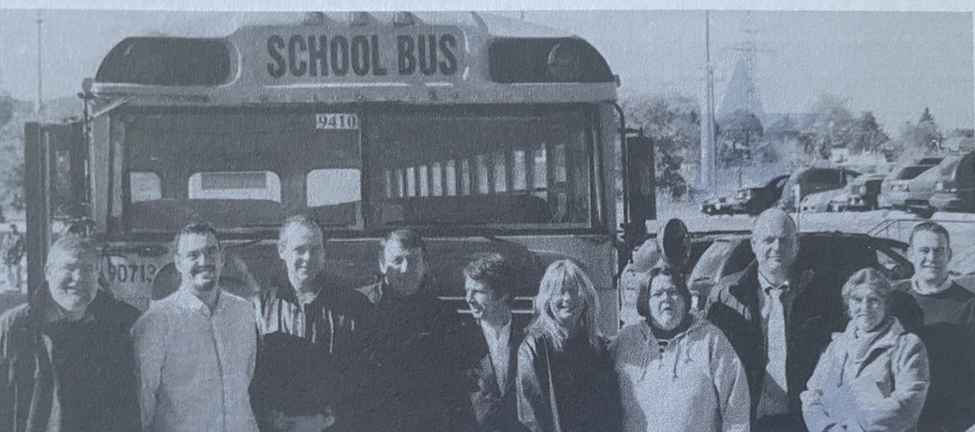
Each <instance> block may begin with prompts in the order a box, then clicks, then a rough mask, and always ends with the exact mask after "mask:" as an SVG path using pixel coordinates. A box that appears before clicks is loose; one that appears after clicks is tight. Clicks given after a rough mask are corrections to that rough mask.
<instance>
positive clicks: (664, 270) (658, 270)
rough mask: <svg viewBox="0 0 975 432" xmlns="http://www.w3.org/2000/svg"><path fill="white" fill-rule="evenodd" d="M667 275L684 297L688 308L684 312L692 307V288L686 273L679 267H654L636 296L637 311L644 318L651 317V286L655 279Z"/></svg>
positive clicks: (685, 306) (685, 305)
mask: <svg viewBox="0 0 975 432" xmlns="http://www.w3.org/2000/svg"><path fill="white" fill-rule="evenodd" d="M661 276H666V277H669V278H670V281H671V282H673V283H674V286H675V287H676V288H677V292H679V293H680V296H681V297H683V298H684V303H685V304H684V308H685V309H687V310H685V311H684V313H687V312H688V311H689V310H690V307H691V290H690V288H688V286H687V278H685V277H684V274H683V273H681V272H680V271H678V270H677V269H675V268H673V267H671V266H669V265H663V266H660V267H654V268H653V269H651V270H650V279H649V281H648V282H647V283H646V285H642V286H640V293H639V294H637V297H636V312H637V313H638V314H640V316H642V317H644V318H650V305H649V303H650V288H651V287H652V286H653V280H654V279H656V278H658V277H661Z"/></svg>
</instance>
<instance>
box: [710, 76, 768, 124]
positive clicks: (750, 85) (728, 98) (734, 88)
mask: <svg viewBox="0 0 975 432" xmlns="http://www.w3.org/2000/svg"><path fill="white" fill-rule="evenodd" d="M739 110H744V111H747V112H749V113H752V114H754V115H755V117H758V120H759V121H761V122H762V125H763V126H764V125H766V124H768V123H767V121H766V117H765V108H764V107H763V106H762V97H761V96H760V95H759V93H758V88H756V87H755V83H754V82H753V81H752V77H751V75H750V74H749V73H748V66H746V65H745V62H744V61H743V60H738V63H737V64H736V65H735V70H734V72H732V73H731V81H729V82H728V89H727V90H726V91H725V94H724V98H722V99H721V107H720V108H719V109H718V116H717V120H718V124H721V123H722V122H723V121H724V120H725V119H727V118H728V116H730V115H731V114H732V113H734V112H735V111H739Z"/></svg>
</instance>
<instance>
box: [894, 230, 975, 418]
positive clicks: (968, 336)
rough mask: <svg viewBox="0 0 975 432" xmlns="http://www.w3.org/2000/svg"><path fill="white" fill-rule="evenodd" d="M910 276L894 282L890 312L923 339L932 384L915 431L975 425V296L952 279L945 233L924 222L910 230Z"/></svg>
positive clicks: (949, 246) (946, 232)
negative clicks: (911, 275)
mask: <svg viewBox="0 0 975 432" xmlns="http://www.w3.org/2000/svg"><path fill="white" fill-rule="evenodd" d="M907 257H908V259H910V260H911V263H912V264H914V276H913V278H911V280H907V281H904V282H902V283H899V284H897V285H895V286H894V293H893V294H892V296H891V306H890V313H891V315H893V316H895V317H897V318H898V319H899V320H900V321H901V323H902V324H903V325H904V328H905V329H906V330H907V331H909V332H911V333H914V334H916V335H918V337H920V338H921V341H922V342H924V346H925V347H926V348H927V350H928V358H929V359H930V361H931V363H930V371H931V386H930V387H929V388H928V397H927V400H926V401H925V403H924V409H922V411H921V418H920V419H919V420H918V430H922V431H954V430H964V429H966V428H968V427H969V426H972V424H973V423H975V294H972V293H971V291H968V290H967V289H965V288H964V287H962V286H961V285H959V284H958V283H956V282H954V281H952V280H951V278H950V277H949V275H948V263H949V262H950V261H951V243H950V239H949V236H948V231H947V230H945V229H944V227H942V226H941V225H939V224H937V223H935V222H922V223H919V224H917V226H915V227H914V229H913V230H912V231H911V236H910V246H909V249H908V253H907Z"/></svg>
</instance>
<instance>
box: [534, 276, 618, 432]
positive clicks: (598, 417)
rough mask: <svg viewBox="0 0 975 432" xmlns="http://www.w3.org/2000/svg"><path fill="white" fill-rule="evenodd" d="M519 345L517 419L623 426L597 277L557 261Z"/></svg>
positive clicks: (544, 424)
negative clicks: (600, 322) (599, 324)
mask: <svg viewBox="0 0 975 432" xmlns="http://www.w3.org/2000/svg"><path fill="white" fill-rule="evenodd" d="M534 309H535V317H534V319H533V321H532V323H531V324H530V325H529V326H528V328H527V329H526V331H525V340H524V341H523V342H522V343H521V346H520V347H519V349H518V376H517V379H516V381H515V388H516V394H517V399H518V420H519V421H520V422H521V424H522V425H524V426H525V427H526V428H528V429H529V430H531V431H543V432H569V431H618V430H620V423H619V422H620V405H619V390H618V389H617V387H616V375H615V374H614V373H613V361H612V359H611V358H610V356H609V351H608V349H607V344H606V342H605V340H604V339H603V338H602V337H601V336H599V334H598V333H597V332H596V313H597V311H598V310H599V305H598V302H597V299H596V290H595V289H594V288H593V285H592V282H591V281H590V280H589V278H588V277H587V276H586V274H585V273H584V272H583V271H582V269H581V268H579V266H578V265H576V264H575V263H573V262H572V261H568V260H561V261H556V262H554V263H552V265H550V266H549V267H548V269H547V270H546V271H545V276H543V277H542V282H541V286H540V287H539V289H538V296H536V297H535V301H534Z"/></svg>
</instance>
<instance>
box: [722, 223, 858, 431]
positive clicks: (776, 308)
mask: <svg viewBox="0 0 975 432" xmlns="http://www.w3.org/2000/svg"><path fill="white" fill-rule="evenodd" d="M751 246H752V251H754V253H755V257H756V261H755V262H754V263H752V264H751V265H749V266H748V268H746V269H745V270H744V271H742V272H740V273H736V274H732V275H728V276H726V277H725V278H722V279H721V280H720V281H719V282H718V284H717V285H716V286H715V288H714V289H713V290H712V292H711V296H710V299H709V301H708V304H709V306H708V310H707V319H708V320H709V321H711V322H712V323H713V324H714V325H716V326H717V327H718V328H720V329H721V330H722V331H723V332H724V333H725V335H726V336H727V337H728V340H729V341H730V342H731V345H732V347H734V349H735V352H736V353H737V354H738V357H739V359H741V362H742V365H743V366H744V367H745V373H746V375H747V377H748V386H749V390H750V391H751V412H752V424H753V426H752V430H753V431H772V430H774V431H796V430H799V431H802V430H805V429H806V427H805V424H804V422H803V420H802V407H801V403H800V401H799V394H800V393H802V391H803V390H805V388H806V382H807V381H808V380H809V377H810V376H811V375H812V372H813V370H815V368H816V363H817V362H818V360H819V355H820V354H821V353H822V351H823V349H825V347H826V346H827V345H828V344H829V342H830V340H831V332H832V331H833V329H834V328H836V327H841V326H842V324H843V322H845V318H844V312H843V311H844V309H843V304H842V298H841V297H840V295H839V291H838V290H837V291H836V292H834V293H831V292H830V291H829V290H825V289H823V288H822V287H818V286H816V284H815V283H811V282H812V278H813V275H812V271H808V270H807V271H804V272H801V271H798V268H797V267H798V266H794V265H793V264H794V263H795V259H796V255H797V252H798V246H799V245H798V237H797V235H796V226H795V223H794V222H793V221H792V218H791V217H789V215H788V214H786V213H785V212H783V211H781V210H778V209H770V210H766V211H765V212H764V213H762V214H761V215H759V217H758V218H757V219H756V221H755V226H754V228H753V230H752V238H751Z"/></svg>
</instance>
